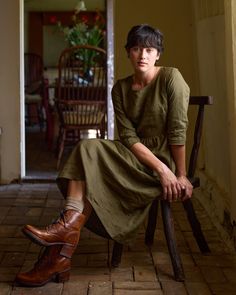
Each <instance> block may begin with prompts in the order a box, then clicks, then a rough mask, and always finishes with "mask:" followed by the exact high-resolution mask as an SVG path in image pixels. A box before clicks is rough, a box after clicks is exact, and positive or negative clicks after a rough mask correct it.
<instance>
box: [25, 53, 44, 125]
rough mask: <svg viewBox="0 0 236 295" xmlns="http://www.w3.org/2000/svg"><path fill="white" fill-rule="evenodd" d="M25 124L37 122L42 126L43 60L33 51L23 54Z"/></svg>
mask: <svg viewBox="0 0 236 295" xmlns="http://www.w3.org/2000/svg"><path fill="white" fill-rule="evenodd" d="M24 73H25V107H26V110H25V112H26V116H25V120H26V125H33V124H39V126H40V129H42V128H43V111H42V102H43V96H44V94H45V90H44V79H43V61H42V58H41V56H39V55H38V54H35V53H25V54H24Z"/></svg>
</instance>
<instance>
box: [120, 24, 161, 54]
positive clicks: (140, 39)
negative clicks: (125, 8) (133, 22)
mask: <svg viewBox="0 0 236 295" xmlns="http://www.w3.org/2000/svg"><path fill="white" fill-rule="evenodd" d="M134 46H141V47H144V48H145V47H153V48H156V49H157V50H158V52H159V53H162V52H163V50H164V47H163V34H162V33H161V32H160V31H159V30H158V29H155V28H153V27H151V26H149V25H147V24H142V25H137V26H134V27H132V28H131V30H130V31H129V33H128V36H127V41H126V45H125V48H126V50H127V51H128V50H129V49H130V48H132V47H134Z"/></svg>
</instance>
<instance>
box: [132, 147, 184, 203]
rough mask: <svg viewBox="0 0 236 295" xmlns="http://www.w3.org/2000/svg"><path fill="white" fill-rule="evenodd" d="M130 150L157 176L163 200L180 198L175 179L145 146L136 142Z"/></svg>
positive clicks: (179, 187)
mask: <svg viewBox="0 0 236 295" xmlns="http://www.w3.org/2000/svg"><path fill="white" fill-rule="evenodd" d="M130 150H131V151H132V152H133V154H134V155H135V156H136V157H137V158H138V160H139V161H140V162H141V163H143V164H145V165H146V166H148V167H149V168H150V169H152V170H153V171H155V172H156V173H157V174H158V175H159V178H160V182H161V185H162V189H163V199H164V200H168V201H169V202H172V201H174V200H176V199H177V198H178V197H179V196H181V185H180V182H179V181H178V179H177V177H176V176H175V175H174V173H173V172H172V171H171V170H170V169H169V168H168V167H167V166H166V165H165V164H164V163H163V162H162V161H160V160H159V159H158V158H157V157H156V156H155V155H154V154H153V153H152V152H151V151H150V150H149V149H148V148H147V147H146V146H145V145H143V144H142V143H140V142H138V143H135V144H133V145H132V146H131V148H130Z"/></svg>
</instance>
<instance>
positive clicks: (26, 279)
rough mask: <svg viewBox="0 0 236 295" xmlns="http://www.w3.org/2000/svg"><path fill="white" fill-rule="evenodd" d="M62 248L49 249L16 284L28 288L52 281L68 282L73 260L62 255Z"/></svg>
mask: <svg viewBox="0 0 236 295" xmlns="http://www.w3.org/2000/svg"><path fill="white" fill-rule="evenodd" d="M61 248H62V246H61V245H57V246H51V247H47V248H46V249H45V250H44V252H43V254H42V256H41V257H39V259H38V261H37V262H36V263H35V265H34V267H33V269H32V270H30V271H28V272H25V273H20V274H18V275H17V276H16V278H15V283H16V284H20V285H23V286H28V287H40V286H43V285H45V284H46V283H48V282H50V281H55V282H58V283H60V282H65V281H68V280H69V277H70V269H71V260H70V259H68V258H66V257H64V256H62V255H60V252H61Z"/></svg>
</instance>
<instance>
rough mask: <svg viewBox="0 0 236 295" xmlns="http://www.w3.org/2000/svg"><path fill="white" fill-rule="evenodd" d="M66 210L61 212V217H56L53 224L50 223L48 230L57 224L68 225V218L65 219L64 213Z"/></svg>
mask: <svg viewBox="0 0 236 295" xmlns="http://www.w3.org/2000/svg"><path fill="white" fill-rule="evenodd" d="M64 212H65V211H64V210H63V211H61V212H60V217H58V218H57V219H54V220H53V222H52V224H50V225H48V226H47V227H46V230H50V229H53V228H54V227H55V225H56V224H58V223H59V224H61V225H62V226H64V227H66V219H65V215H64Z"/></svg>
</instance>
